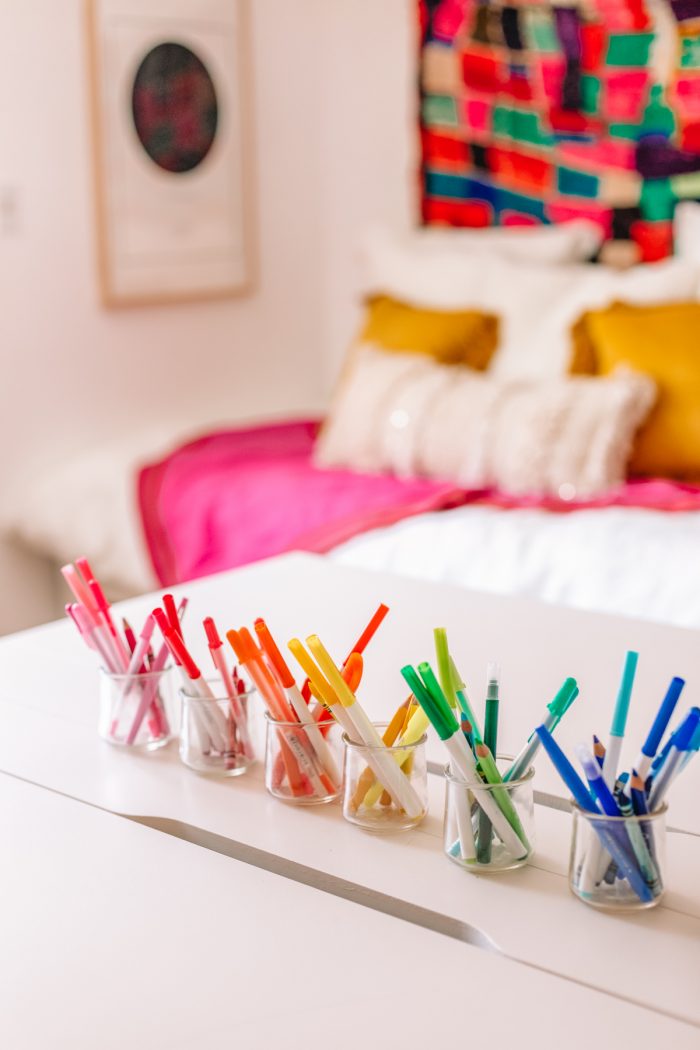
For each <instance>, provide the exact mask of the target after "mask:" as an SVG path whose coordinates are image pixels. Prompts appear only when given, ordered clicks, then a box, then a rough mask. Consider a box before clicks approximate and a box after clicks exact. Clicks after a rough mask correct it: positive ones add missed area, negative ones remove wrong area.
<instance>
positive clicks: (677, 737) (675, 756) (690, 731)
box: [649, 707, 700, 813]
mask: <svg viewBox="0 0 700 1050" xmlns="http://www.w3.org/2000/svg"><path fill="white" fill-rule="evenodd" d="M699 725H700V707H691V709H690V711H689V712H688V714H687V715H686V716H685V718H684V719H683V721H682V722H681V724H680V725H679V726H678V728H677V729H676V730H675V731H674V732H673V734H672V735H671V740H670V742H669V748H668V753H667V755H666V760H665V761H664V763H663V765H662V766H661V767H660V768H659V769H658V770H657V772H656V774H655V776H654V779H653V780H652V782H651V791H650V793H649V809H650V810H651V812H652V813H654V812H655V810H657V809H658V808H659V806H660V805H661V803H662V802H663V799H664V795H665V794H666V792H667V791H668V789H669V787H670V785H671V782H672V780H673V779H674V777H675V776H676V774H677V773H678V771H679V768H680V764H681V762H682V761H683V759H684V758H685V755H686V753H687V752H688V751H689V750H690V748H691V745H692V743H693V740H694V738H695V734H696V733H697V730H698V726H699Z"/></svg>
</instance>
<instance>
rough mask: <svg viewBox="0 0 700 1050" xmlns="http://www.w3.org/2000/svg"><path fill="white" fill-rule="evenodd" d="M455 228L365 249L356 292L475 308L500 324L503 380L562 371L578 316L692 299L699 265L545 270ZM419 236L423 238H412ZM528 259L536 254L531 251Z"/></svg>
mask: <svg viewBox="0 0 700 1050" xmlns="http://www.w3.org/2000/svg"><path fill="white" fill-rule="evenodd" d="M462 233H463V231H462V230H455V231H452V230H449V231H444V230H439V231H435V230H428V231H426V232H425V233H422V234H420V235H419V234H418V233H416V234H414V235H413V238H410V237H404V238H400V237H393V238H392V237H390V236H389V235H387V234H385V235H383V236H382V237H377V236H376V235H375V237H374V238H373V239H369V240H368V241H366V243H365V251H364V263H365V280H364V287H365V290H366V291H367V292H368V293H372V292H375V293H384V294H387V295H392V296H394V297H395V298H397V299H402V300H404V301H406V302H410V303H415V304H416V305H419V306H424V307H433V308H436V309H444V310H458V309H477V310H484V311H486V312H488V313H495V314H498V315H499V317H500V318H501V329H500V330H501V345H500V346H499V349H498V350H497V351H496V354H495V356H494V358H493V362H492V364H491V370H492V371H493V372H494V373H495V374H496V375H499V376H502V377H503V378H506V377H508V378H547V377H553V376H560V375H564V374H565V373H566V372H567V371H568V368H569V361H570V354H571V328H572V327H573V325H574V324H575V323H576V321H577V320H578V319H579V317H580V316H581V314H583V313H585V311H586V310H599V309H603V308H604V307H606V306H608V305H610V304H611V303H613V302H615V301H616V300H623V301H625V302H629V303H661V302H672V301H674V300H681V299H689V298H690V299H692V298H695V295H696V292H697V287H698V276H699V274H700V262H699V263H697V264H696V263H693V262H688V261H686V260H682V259H668V260H664V261H663V262H659V263H648V264H646V265H643V266H635V267H633V268H631V269H629V270H625V271H622V272H621V271H619V270H615V269H612V268H611V267H607V266H602V265H595V266H593V265H590V264H584V263H579V264H569V265H561V266H548V265H545V264H543V263H540V262H537V261H535V262H533V263H531V264H528V263H525V262H518V261H515V260H514V259H508V258H504V257H499V256H498V255H497V254H493V253H492V252H491V251H486V250H485V251H478V250H476V248H475V247H474V245H472V244H469V250H464V249H462V250H460V249H459V248H458V247H455V246H453V244H452V238H453V237H454V238H457V240H456V241H455V245H457V244H458V242H459V238H460V237H461V236H462ZM419 236H420V237H421V238H424V240H423V239H422V240H419ZM533 256H534V258H535V259H536V258H537V256H536V253H533Z"/></svg>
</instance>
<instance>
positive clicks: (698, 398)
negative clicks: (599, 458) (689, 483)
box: [572, 303, 700, 479]
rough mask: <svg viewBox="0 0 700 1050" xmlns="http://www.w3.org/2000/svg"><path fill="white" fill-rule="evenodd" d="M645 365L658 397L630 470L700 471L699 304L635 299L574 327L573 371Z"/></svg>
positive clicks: (689, 474) (687, 474) (693, 474)
mask: <svg viewBox="0 0 700 1050" xmlns="http://www.w3.org/2000/svg"><path fill="white" fill-rule="evenodd" d="M618 365H627V366H628V367H630V368H632V369H634V371H636V372H645V373H646V374H647V375H650V376H651V377H652V378H653V379H654V380H655V381H656V384H657V387H658V398H657V402H656V405H655V407H654V408H653V409H652V411H651V413H650V414H649V417H648V419H647V421H646V423H645V424H644V425H643V426H642V428H641V429H640V430H639V433H638V434H637V438H636V440H635V444H634V450H633V453H632V458H631V460H630V464H629V466H630V471H631V472H632V473H633V474H647V475H654V476H657V477H658V476H667V477H676V478H686V479H688V478H694V479H697V478H700V303H668V304H664V305H660V306H629V305H627V304H625V303H615V304H613V306H610V307H608V309H606V310H594V311H591V312H589V313H587V314H584V316H583V318H582V319H581V321H580V322H579V323H578V325H577V326H576V328H575V330H574V357H573V362H572V371H575V372H579V373H580V372H589V373H599V374H602V375H606V374H607V373H609V372H612V371H613V370H614V369H615V368H616V367H617V366H618Z"/></svg>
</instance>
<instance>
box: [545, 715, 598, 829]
mask: <svg viewBox="0 0 700 1050" xmlns="http://www.w3.org/2000/svg"><path fill="white" fill-rule="evenodd" d="M535 732H536V733H537V735H538V737H539V738H540V740H541V741H542V747H543V748H544V749H545V751H546V752H547V754H548V755H549V757H550V758H551V760H552V765H553V766H554V768H555V769H556V771H557V773H558V774H559V776H560V777H561V779H562V780H563V781H564V783H565V784H566V786H567V788H568V789H569V791H570V792H571V795H572V797H573V798H574V799H575V801H576V802H578V804H579V806H580V807H581V809H585V810H586V811H587V812H588V813H597V812H598V810H597V808H596V804H595V802H594V800H593V796H592V795H591V793H590V791H589V790H588V788H587V787H586V785H585V784H584V782H583V781H582V780H581V777H580V776H579V775H578V773H577V772H576V770H575V769H574V767H573V766H572V765H571V762H569V760H568V758H567V757H566V755H565V754H564V752H563V751H562V749H561V748H560V747H559V744H557V742H556V740H555V739H554V737H553V736H552V734H551V733H550V732H549V730H548V729H547V728H546V726H537V728H536V729H535Z"/></svg>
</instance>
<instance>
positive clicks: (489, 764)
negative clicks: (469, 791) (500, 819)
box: [476, 743, 530, 852]
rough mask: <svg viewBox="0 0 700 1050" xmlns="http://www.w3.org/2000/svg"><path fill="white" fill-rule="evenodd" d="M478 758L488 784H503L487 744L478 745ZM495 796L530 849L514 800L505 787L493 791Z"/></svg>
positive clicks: (510, 822)
mask: <svg viewBox="0 0 700 1050" xmlns="http://www.w3.org/2000/svg"><path fill="white" fill-rule="evenodd" d="M476 759H477V762H478V763H479V768H480V770H481V772H482V773H483V775H484V779H485V781H486V783H487V784H502V783H503V777H502V776H501V774H500V773H499V772H498V766H497V765H496V763H495V761H494V758H493V755H492V754H491V752H490V751H489V749H488V747H487V746H486V744H481V743H480V744H477V745H476ZM493 796H494V798H495V799H496V802H497V803H498V807H499V809H500V810H501V812H502V813H503V816H504V817H505V818H506V820H507V821H508V823H509V824H510V826H511V827H512V829H513V831H514V832H515V834H516V835H517V836H518V838H519V839H520V841H521V842H522V844H523V846H525V848H526V849H527V850H528V852H529V851H530V843H529V842H528V840H527V837H526V835H525V831H524V829H523V826H522V824H521V822H520V817H519V816H518V812H517V810H516V808H515V806H514V805H513V800H512V799H511V797H510V795H509V794H508V792H507V791H506V790H505V789H503V788H502V789H500V790H496V791H494V792H493Z"/></svg>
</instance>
